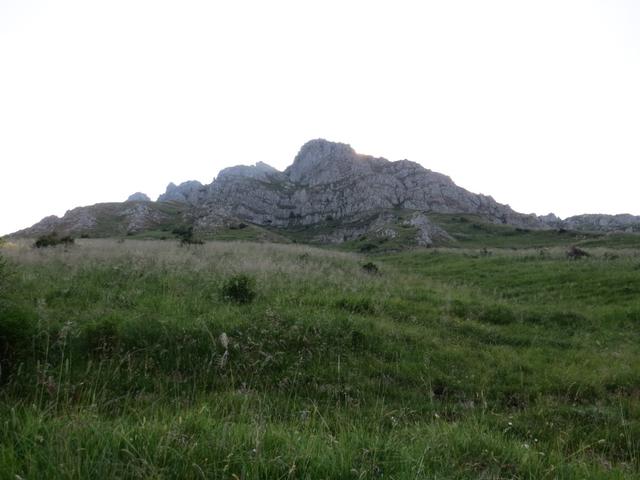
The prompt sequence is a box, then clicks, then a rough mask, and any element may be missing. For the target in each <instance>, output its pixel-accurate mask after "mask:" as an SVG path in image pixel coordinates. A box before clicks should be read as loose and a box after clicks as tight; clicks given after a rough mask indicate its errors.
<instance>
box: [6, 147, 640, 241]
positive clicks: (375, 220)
mask: <svg viewBox="0 0 640 480" xmlns="http://www.w3.org/2000/svg"><path fill="white" fill-rule="evenodd" d="M437 214H448V215H455V214H466V215H474V216H476V217H478V218H481V219H482V221H484V222H487V223H490V224H496V225H507V226H511V227H515V228H519V229H564V228H571V229H576V230H581V229H583V230H587V229H594V230H601V231H602V230H614V229H623V230H626V231H636V229H639V230H640V228H639V226H640V221H639V219H638V217H632V216H630V215H626V216H625V215H621V216H588V215H587V216H581V217H572V218H570V219H566V220H561V219H560V218H558V217H556V216H555V215H553V214H549V215H545V216H540V217H537V216H535V215H533V214H522V213H518V212H516V211H514V210H513V209H512V208H511V207H509V206H508V205H504V204H501V203H498V202H496V201H495V200H494V199H493V198H492V197H490V196H486V195H481V194H476V193H472V192H469V191H467V190H465V189H464V188H461V187H459V186H457V185H456V184H455V183H454V182H453V181H452V180H451V179H450V178H449V177H447V176H446V175H443V174H441V173H437V172H433V171H431V170H428V169H426V168H424V167H423V166H421V165H420V164H418V163H415V162H412V161H409V160H398V161H389V160H387V159H385V158H380V157H373V156H369V155H362V154H359V153H356V152H355V151H354V150H353V148H351V146H349V145H347V144H344V143H336V142H330V141H327V140H324V139H316V140H311V141H309V142H307V143H305V144H304V145H303V146H302V148H301V149H300V151H299V152H298V154H297V155H296V157H295V158H294V160H293V163H292V164H291V165H290V166H289V167H288V168H286V169H285V170H284V171H283V172H281V171H279V170H277V169H275V168H273V167H271V166H269V165H267V164H266V163H263V162H258V163H256V164H255V165H249V166H247V165H239V166H235V167H230V168H226V169H224V170H222V171H220V172H219V174H218V176H217V178H215V179H214V180H213V181H212V182H211V183H210V184H208V185H206V184H202V183H200V182H198V181H195V180H192V181H187V182H183V183H181V184H179V185H176V184H174V183H169V185H168V186H167V189H166V191H165V193H163V194H162V195H160V196H159V197H158V199H157V201H156V202H151V201H150V200H149V198H148V197H147V196H146V195H145V194H142V193H139V192H138V193H135V194H133V195H131V196H130V197H129V198H128V199H127V201H126V202H123V203H111V204H98V205H94V206H89V207H80V208H76V209H74V210H71V211H69V212H67V213H66V214H65V215H64V216H63V217H62V218H57V217H47V218H45V219H43V220H42V221H41V222H39V223H37V224H36V225H34V226H33V227H31V228H28V229H25V230H22V231H20V232H16V234H14V235H16V236H33V235H38V234H43V233H47V232H52V231H57V232H58V233H65V234H75V235H90V236H94V235H95V236H111V235H121V234H124V233H126V234H129V235H131V234H136V233H140V232H145V231H149V232H152V231H158V232H159V231H162V232H170V231H171V230H172V229H176V228H183V227H185V226H188V227H192V229H193V231H194V232H198V233H201V234H203V235H206V234H207V233H215V232H219V231H220V230H221V229H225V228H238V227H237V226H239V225H243V226H244V227H242V228H245V227H246V226H250V227H252V228H254V229H259V231H260V232H263V233H264V232H267V231H268V232H271V233H274V232H276V233H283V232H290V231H301V229H306V231H307V233H309V232H311V233H310V234H309V235H310V236H309V235H307V239H310V240H312V241H315V242H320V243H339V242H344V241H349V240H353V239H356V238H362V237H363V236H365V235H369V236H373V237H375V238H386V239H393V238H397V237H399V236H401V234H402V233H403V232H404V231H405V230H409V231H411V232H412V236H411V242H412V243H413V244H415V245H425V246H429V245H433V244H443V243H449V242H452V241H454V239H453V238H452V237H451V236H450V235H449V234H448V233H447V231H446V230H445V229H443V228H442V227H441V226H438V225H437V224H435V223H434V222H433V221H432V218H431V217H432V216H433V215H437ZM259 238H262V237H259Z"/></svg>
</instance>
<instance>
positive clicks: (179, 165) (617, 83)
mask: <svg viewBox="0 0 640 480" xmlns="http://www.w3.org/2000/svg"><path fill="white" fill-rule="evenodd" d="M318 137H323V138H327V139H329V140H335V141H342V142H346V143H349V144H351V145H352V146H353V147H354V148H355V149H356V151H358V152H360V153H367V154H372V155H376V156H384V157H386V158H389V159H390V160H398V159H402V158H408V159H410V160H413V161H416V162H419V163H421V164H422V165H424V166H425V167H427V168H430V169H432V170H436V171H439V172H442V173H445V174H447V175H449V176H451V177H452V178H453V180H454V181H455V182H456V183H458V185H461V186H463V187H465V188H467V189H469V190H471V191H474V192H479V193H485V194H489V195H492V196H493V197H494V198H495V199H496V200H498V201H500V202H503V203H508V204H510V205H511V206H512V207H513V208H515V209H516V210H519V211H522V212H527V213H528V212H536V213H539V214H543V213H548V212H550V211H553V212H555V213H557V214H559V215H561V216H563V217H564V216H568V215H573V214H578V213H584V212H594V213H595V212H601V213H623V212H628V213H633V214H640V200H639V194H638V191H639V189H638V182H639V179H640V175H639V174H640V1H634V0H628V1H615V0H612V1H595V0H576V1H564V0H552V1H541V0H531V1H514V0H507V1H477V0H469V1H446V2H445V1H437V2H436V1H432V2H428V1H399V0H393V1H391V0H388V1H375V0H363V1H356V0H340V1H327V0H323V1H304V0H292V1H278V0H270V1H268V2H267V1H264V0H263V1H238V0H236V1H233V2H232V1H224V2H223V1H219V2H217V1H201V2H200V1H171V2H169V1H159V0H149V1H137V0H122V1H121V0H109V1H100V2H98V1H89V0H81V1H80V0H79V1H66V0H56V1H45V0H42V1H30V0H0V175H1V176H0V178H1V180H2V181H1V185H0V187H1V188H0V205H1V207H0V208H2V211H1V215H0V234H3V233H9V232H11V231H14V230H16V229H19V228H24V227H26V226H29V225H31V224H33V223H35V222H36V221H38V220H40V219H41V218H42V217H44V216H46V215H50V214H56V215H62V214H63V213H64V212H65V211H66V210H68V209H71V208H73V207H75V206H79V205H89V204H93V203H97V202H104V201H120V200H124V199H125V198H126V197H127V196H128V195H129V194H130V193H133V192H135V191H143V192H145V193H147V194H149V195H150V196H151V197H152V198H153V199H155V198H156V197H157V195H158V194H159V193H161V192H162V191H164V189H165V187H166V185H167V183H169V182H170V181H173V182H176V183H178V182H181V181H184V180H189V179H196V180H200V181H202V182H206V183H209V182H210V181H211V180H212V178H213V177H215V176H216V174H217V172H218V171H219V170H220V169H222V168H224V167H227V166H230V165H235V164H240V163H244V164H251V163H255V162H257V161H264V162H267V163H269V164H271V165H273V166H275V167H277V168H280V169H283V168H285V167H286V166H287V165H289V164H290V163H291V161H292V160H293V157H294V156H295V154H296V153H297V151H298V149H299V148H300V146H301V145H302V144H303V143H304V142H305V141H307V140H309V139H312V138H318Z"/></svg>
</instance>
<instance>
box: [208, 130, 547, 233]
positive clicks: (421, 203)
mask: <svg viewBox="0 0 640 480" xmlns="http://www.w3.org/2000/svg"><path fill="white" fill-rule="evenodd" d="M259 165H260V167H259V166H258V165H256V166H254V167H232V168H231V169H227V170H223V171H222V172H221V174H220V175H219V176H218V179H216V180H215V181H214V182H213V183H212V184H210V185H209V186H208V189H207V194H206V196H205V197H204V200H203V202H202V203H203V204H204V205H207V206H208V211H210V212H212V213H215V214H216V215H220V214H223V215H233V216H235V217H238V218H242V219H245V220H248V221H250V222H252V223H257V224H261V225H278V226H289V225H292V224H303V225H309V224H314V223H318V222H322V221H323V220H325V218H327V217H328V216H330V217H332V218H334V219H341V218H346V217H352V216H354V215H358V214H361V213H364V212H369V211H375V210H383V209H392V208H402V209H413V210H421V211H431V212H439V213H476V214H481V215H485V216H487V217H488V218H489V219H491V220H492V221H495V222H498V223H509V224H513V225H518V226H527V227H540V226H543V223H542V222H541V221H539V220H538V219H537V218H536V217H535V216H533V215H522V214H519V213H517V212H515V211H513V210H512V209H511V208H510V207H509V206H506V205H502V204H499V203H497V202H496V201H495V200H493V199H492V198H491V197H487V196H484V195H477V194H473V193H471V192H468V191H466V190H464V189H463V188H460V187H458V186H457V185H456V184H455V183H453V181H452V180H451V179H450V178H449V177H447V176H445V175H442V174H440V173H436V172H432V171H431V170H427V169H425V168H424V167H422V166H421V165H419V164H417V163H414V162H410V161H408V160H400V161H397V162H390V161H389V160H386V159H384V158H375V157H371V156H367V155H360V154H357V153H356V152H355V151H354V150H353V149H352V148H351V147H350V146H349V145H346V144H344V143H334V142H329V141H326V140H322V139H318V140H312V141H310V142H307V143H306V144H305V145H303V146H302V148H301V149H300V152H299V153H298V155H296V157H295V159H294V162H293V164H292V165H291V166H290V167H288V168H287V169H286V170H285V171H284V172H282V173H281V172H278V171H277V170H275V169H273V168H272V167H269V166H268V165H265V164H259Z"/></svg>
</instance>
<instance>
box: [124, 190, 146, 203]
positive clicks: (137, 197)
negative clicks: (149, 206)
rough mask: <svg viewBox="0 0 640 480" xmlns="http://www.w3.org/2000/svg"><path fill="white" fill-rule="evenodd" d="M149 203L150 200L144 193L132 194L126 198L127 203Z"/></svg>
mask: <svg viewBox="0 0 640 480" xmlns="http://www.w3.org/2000/svg"><path fill="white" fill-rule="evenodd" d="M150 201H151V199H150V198H149V196H148V195H147V194H146V193H142V192H136V193H133V194H131V195H129V198H127V202H150Z"/></svg>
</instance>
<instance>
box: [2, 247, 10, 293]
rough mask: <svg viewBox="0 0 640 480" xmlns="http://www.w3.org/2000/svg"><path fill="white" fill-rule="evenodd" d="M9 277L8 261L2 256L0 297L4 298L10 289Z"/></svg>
mask: <svg viewBox="0 0 640 480" xmlns="http://www.w3.org/2000/svg"><path fill="white" fill-rule="evenodd" d="M9 276H10V273H9V266H8V265H7V261H6V260H5V259H4V258H3V257H2V255H0V296H2V295H3V294H4V292H5V291H6V290H7V288H8V287H9Z"/></svg>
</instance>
